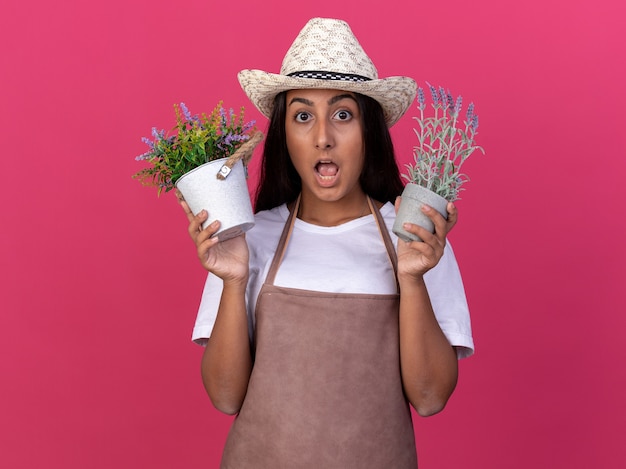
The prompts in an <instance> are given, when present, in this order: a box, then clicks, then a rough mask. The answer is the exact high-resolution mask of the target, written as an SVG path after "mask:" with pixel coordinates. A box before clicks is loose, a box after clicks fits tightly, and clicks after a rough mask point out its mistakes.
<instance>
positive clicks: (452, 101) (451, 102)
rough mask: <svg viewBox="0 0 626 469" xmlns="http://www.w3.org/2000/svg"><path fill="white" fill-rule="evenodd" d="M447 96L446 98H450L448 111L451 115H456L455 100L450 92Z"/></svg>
mask: <svg viewBox="0 0 626 469" xmlns="http://www.w3.org/2000/svg"><path fill="white" fill-rule="evenodd" d="M446 95H447V96H446V97H447V98H448V110H449V111H450V113H454V98H453V97H452V93H450V90H448V91H447V92H446Z"/></svg>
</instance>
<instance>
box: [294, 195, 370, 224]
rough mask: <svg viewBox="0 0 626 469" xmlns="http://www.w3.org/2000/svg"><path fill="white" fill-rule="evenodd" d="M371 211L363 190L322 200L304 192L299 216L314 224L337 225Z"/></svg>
mask: <svg viewBox="0 0 626 469" xmlns="http://www.w3.org/2000/svg"><path fill="white" fill-rule="evenodd" d="M369 213H370V207H369V204H368V201H367V196H366V195H365V194H364V193H362V192H361V193H359V194H355V195H354V196H350V197H345V198H343V199H341V200H337V201H325V200H320V199H318V198H317V197H310V196H309V197H308V196H307V195H306V194H304V193H303V194H302V196H301V199H300V207H299V210H298V214H297V216H298V218H299V219H301V220H302V221H305V222H307V223H311V224H313V225H319V226H337V225H341V224H343V223H347V222H349V221H352V220H355V219H357V218H361V217H363V216H365V215H368V214H369Z"/></svg>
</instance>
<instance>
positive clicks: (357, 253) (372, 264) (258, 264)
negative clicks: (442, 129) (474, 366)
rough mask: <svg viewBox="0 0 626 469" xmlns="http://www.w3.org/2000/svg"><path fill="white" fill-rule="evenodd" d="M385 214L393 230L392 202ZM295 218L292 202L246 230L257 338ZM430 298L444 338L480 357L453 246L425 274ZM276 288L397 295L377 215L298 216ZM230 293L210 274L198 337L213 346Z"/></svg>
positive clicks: (251, 316) (250, 301) (464, 352)
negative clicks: (273, 270)
mask: <svg viewBox="0 0 626 469" xmlns="http://www.w3.org/2000/svg"><path fill="white" fill-rule="evenodd" d="M380 212H381V214H382V216H383V218H384V220H385V224H386V225H387V229H388V231H389V233H390V235H391V239H392V241H393V243H394V245H396V244H397V237H396V236H395V235H394V234H393V233H392V232H391V227H392V226H393V222H394V219H395V210H394V207H393V205H392V204H391V203H386V204H385V205H384V206H383V207H382V208H381V209H380ZM288 217H289V210H288V209H287V206H286V205H281V206H279V207H276V208H274V209H272V210H266V211H262V212H259V213H257V214H256V215H255V226H254V227H253V228H252V229H251V230H250V231H248V232H247V233H246V240H247V242H248V248H249V251H250V270H249V279H248V288H247V290H246V304H247V309H248V323H249V327H250V333H252V331H253V330H254V308H255V305H256V299H257V296H258V294H259V291H260V290H261V286H262V285H263V282H264V281H265V278H266V276H267V272H268V270H269V267H270V264H271V263H272V259H273V256H274V250H275V249H276V246H277V244H278V240H279V238H280V235H281V233H282V230H283V227H284V226H285V222H286V221H287V218H288ZM424 281H425V283H426V287H427V289H428V294H429V296H430V301H431V304H432V306H433V310H434V312H435V316H436V317H437V321H438V322H439V326H440V327H441V329H442V331H443V333H444V334H445V336H446V337H447V339H448V341H449V342H450V344H451V345H453V346H455V347H457V354H458V356H459V358H463V357H468V356H470V355H471V354H472V353H473V352H474V342H473V340H472V329H471V323H470V316H469V310H468V307H467V300H466V298H465V290H464V287H463V281H462V279H461V274H460V272H459V268H458V265H457V262H456V259H455V257H454V252H453V251H452V247H451V246H450V243H448V244H447V245H446V249H445V251H444V255H443V257H442V258H441V260H440V261H439V263H438V264H437V266H435V267H434V268H433V269H431V270H430V271H428V272H427V273H426V275H425V276H424ZM274 283H275V285H277V286H282V287H290V288H300V289H306V290H316V291H324V292H335V293H371V294H393V293H397V289H396V279H395V277H394V273H393V268H392V266H391V262H390V260H389V256H388V255H387V251H386V249H385V245H384V243H383V239H382V237H381V235H380V232H379V231H378V225H377V224H376V220H375V218H374V216H373V215H372V214H370V215H367V216H364V217H361V218H357V219H356V220H352V221H349V222H347V223H344V224H342V225H339V226H332V227H325V226H318V225H312V224H310V223H306V222H304V221H302V220H300V219H296V221H295V224H294V228H293V233H292V235H291V238H290V239H289V242H288V245H287V249H286V252H285V256H284V258H283V261H282V263H281V265H280V267H279V269H278V273H277V275H276V280H275V282H274ZM221 293H222V280H221V279H220V278H219V277H217V276H215V275H211V274H209V275H208V277H207V281H206V284H205V286H204V291H203V293H202V300H201V303H200V309H199V311H198V316H197V318H196V323H195V326H194V329H193V334H192V340H193V341H194V342H196V343H198V344H201V345H204V344H206V341H207V339H208V338H209V337H210V335H211V331H212V330H213V325H214V323H215V318H216V316H217V310H218V307H219V302H220V297H221Z"/></svg>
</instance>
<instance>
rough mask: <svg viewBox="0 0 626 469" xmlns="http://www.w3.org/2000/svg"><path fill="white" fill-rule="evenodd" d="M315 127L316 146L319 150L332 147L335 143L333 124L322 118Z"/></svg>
mask: <svg viewBox="0 0 626 469" xmlns="http://www.w3.org/2000/svg"><path fill="white" fill-rule="evenodd" d="M315 127H316V128H315V148H317V149H319V150H328V149H329V148H332V147H333V146H334V144H335V139H334V134H333V128H332V124H331V123H329V122H328V121H326V120H325V119H320V120H318V121H317V123H316V126H315Z"/></svg>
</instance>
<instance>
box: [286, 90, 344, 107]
mask: <svg viewBox="0 0 626 469" xmlns="http://www.w3.org/2000/svg"><path fill="white" fill-rule="evenodd" d="M346 98H349V99H351V100H353V101H354V102H356V99H355V98H354V96H352V95H351V94H349V93H345V94H338V95H336V96H333V97H332V98H330V99H329V100H328V104H329V105H332V104H335V103H337V102H339V101H341V100H342V99H346ZM293 103H302V104H304V105H306V106H314V105H315V103H314V102H313V101H310V100H308V99H305V98H298V97H295V98H292V100H291V101H289V106H291V105H292V104H293Z"/></svg>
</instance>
